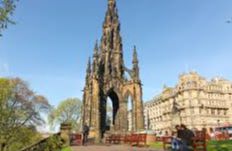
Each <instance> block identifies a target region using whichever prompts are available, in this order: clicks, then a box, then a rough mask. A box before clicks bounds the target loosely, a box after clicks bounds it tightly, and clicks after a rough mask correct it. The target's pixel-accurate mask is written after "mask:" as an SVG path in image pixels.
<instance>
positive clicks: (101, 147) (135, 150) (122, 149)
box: [72, 145, 163, 151]
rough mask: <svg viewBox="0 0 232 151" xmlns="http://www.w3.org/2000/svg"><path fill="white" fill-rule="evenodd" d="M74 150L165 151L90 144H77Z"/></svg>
mask: <svg viewBox="0 0 232 151" xmlns="http://www.w3.org/2000/svg"><path fill="white" fill-rule="evenodd" d="M72 150H73V151H163V150H157V149H151V148H146V147H139V148H138V147H131V146H129V145H89V146H75V147H72Z"/></svg>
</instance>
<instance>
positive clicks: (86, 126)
mask: <svg viewBox="0 0 232 151" xmlns="http://www.w3.org/2000/svg"><path fill="white" fill-rule="evenodd" d="M88 135H89V127H88V125H87V124H86V123H85V125H84V127H83V142H82V144H83V145H87V142H88Z"/></svg>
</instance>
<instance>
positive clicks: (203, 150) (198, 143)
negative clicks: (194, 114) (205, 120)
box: [193, 131, 207, 151]
mask: <svg viewBox="0 0 232 151" xmlns="http://www.w3.org/2000/svg"><path fill="white" fill-rule="evenodd" d="M193 149H194V151H207V147H206V132H205V131H195V136H194V137H193Z"/></svg>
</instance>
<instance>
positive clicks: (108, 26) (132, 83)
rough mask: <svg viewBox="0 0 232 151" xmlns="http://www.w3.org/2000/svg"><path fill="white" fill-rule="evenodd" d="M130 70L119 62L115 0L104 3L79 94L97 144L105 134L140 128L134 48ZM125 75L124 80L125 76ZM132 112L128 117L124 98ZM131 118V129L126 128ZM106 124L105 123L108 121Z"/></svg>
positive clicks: (137, 69) (122, 62)
mask: <svg viewBox="0 0 232 151" xmlns="http://www.w3.org/2000/svg"><path fill="white" fill-rule="evenodd" d="M132 64H133V66H132V69H128V68H126V66H125V64H124V60H123V44H122V37H121V35H120V22H119V17H118V10H117V8H116V2H115V0H108V9H107V11H106V16H105V20H104V23H103V35H102V37H101V41H100V45H99V44H98V43H96V45H95V48H94V52H93V58H92V63H91V61H89V63H88V66H87V71H86V83H85V87H84V95H83V106H84V109H83V113H82V115H83V118H82V120H83V124H85V123H86V124H87V125H89V127H90V129H91V132H90V133H91V135H92V136H93V137H95V138H96V140H97V141H99V140H100V139H101V138H102V137H103V135H104V133H105V132H106V131H111V132H127V131H128V130H129V129H132V130H133V131H138V130H141V129H144V119H143V118H144V117H143V102H142V86H141V80H140V77H139V65H138V58H137V52H136V47H134V49H133V60H132ZM126 73H128V75H129V76H128V77H126V76H125V75H126ZM129 98H131V100H132V111H131V114H130V115H128V113H129V112H128V103H129V102H128V99H129ZM109 99H110V100H111V101H112V107H113V111H112V112H113V113H112V115H113V116H112V122H110V123H112V125H111V124H110V125H107V122H106V120H107V118H106V116H107V115H106V113H107V111H106V108H107V100H109ZM128 116H130V117H131V124H130V125H131V126H130V127H129V126H128V125H129V124H128ZM108 123H109V122H108Z"/></svg>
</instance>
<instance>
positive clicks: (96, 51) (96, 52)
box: [93, 40, 99, 58]
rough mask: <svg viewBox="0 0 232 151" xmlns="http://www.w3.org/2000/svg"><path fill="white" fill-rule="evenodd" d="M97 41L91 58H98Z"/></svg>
mask: <svg viewBox="0 0 232 151" xmlns="http://www.w3.org/2000/svg"><path fill="white" fill-rule="evenodd" d="M98 50H99V48H98V40H96V43H95V46H94V52H93V57H94V58H96V57H98Z"/></svg>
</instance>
